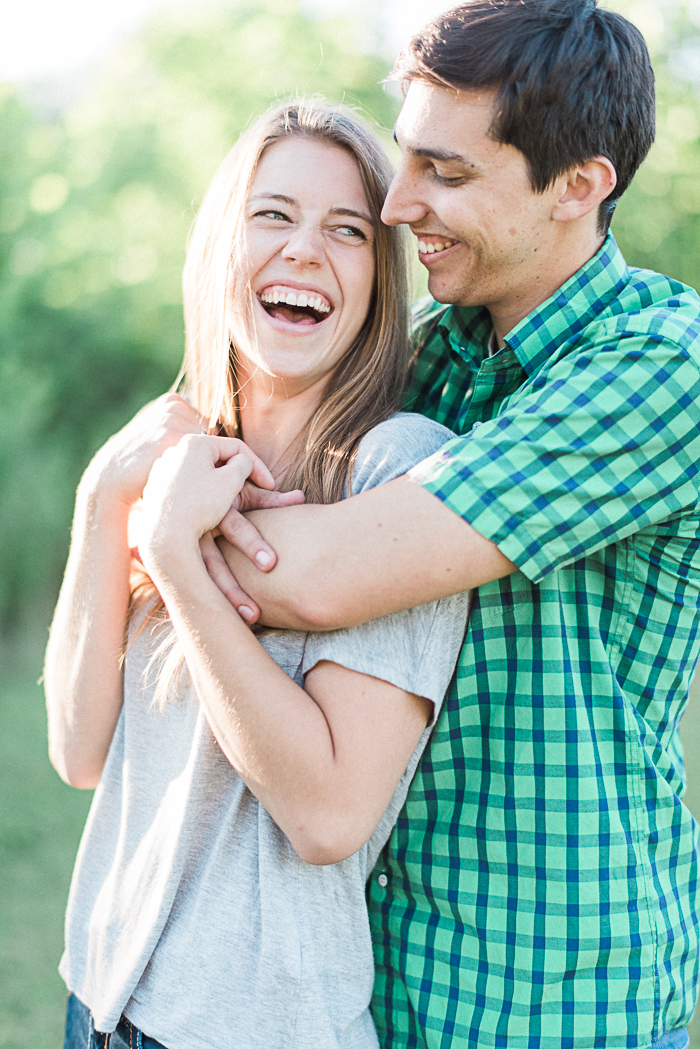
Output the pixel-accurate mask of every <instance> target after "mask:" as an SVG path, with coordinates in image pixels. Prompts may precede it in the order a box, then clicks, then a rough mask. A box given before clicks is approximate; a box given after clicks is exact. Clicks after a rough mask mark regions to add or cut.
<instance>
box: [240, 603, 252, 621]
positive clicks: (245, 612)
mask: <svg viewBox="0 0 700 1049" xmlns="http://www.w3.org/2000/svg"><path fill="white" fill-rule="evenodd" d="M238 614H239V616H240V617H241V618H242V619H245V621H246V623H250V621H251V619H252V618H253V615H254V613H253V609H252V608H248V606H247V605H240V606H239V608H238Z"/></svg>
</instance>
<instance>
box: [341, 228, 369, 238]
mask: <svg viewBox="0 0 700 1049" xmlns="http://www.w3.org/2000/svg"><path fill="white" fill-rule="evenodd" d="M335 231H336V233H342V234H343V236H344V237H352V238H357V239H358V240H367V237H366V236H365V235H364V233H363V232H362V230H361V229H358V228H357V226H336V230H335Z"/></svg>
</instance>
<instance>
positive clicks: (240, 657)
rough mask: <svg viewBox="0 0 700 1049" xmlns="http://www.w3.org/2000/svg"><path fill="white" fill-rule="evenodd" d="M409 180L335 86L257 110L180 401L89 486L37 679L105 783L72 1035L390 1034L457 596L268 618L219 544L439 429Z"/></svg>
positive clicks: (400, 465) (197, 296) (461, 602)
mask: <svg viewBox="0 0 700 1049" xmlns="http://www.w3.org/2000/svg"><path fill="white" fill-rule="evenodd" d="M390 177H391V174H390V169H389V167H388V163H387V160H386V158H385V157H384V155H383V153H382V151H381V149H380V148H379V146H378V145H377V144H376V142H375V141H374V139H373V137H372V136H371V135H370V134H369V132H368V131H367V130H366V129H364V127H363V126H362V125H361V124H360V123H359V122H358V121H357V120H356V118H355V117H353V116H352V115H351V114H349V113H348V112H347V111H345V110H343V109H342V108H338V107H331V106H328V105H326V104H323V103H320V102H318V101H299V100H297V101H295V102H293V103H290V104H284V105H280V106H277V107H276V108H275V109H273V110H272V111H271V112H270V113H268V114H267V115H266V116H265V117H263V118H261V120H259V121H258V122H257V123H256V124H255V125H253V127H252V128H251V129H250V130H249V131H247V132H246V134H245V135H244V136H242V138H241V139H240V140H239V142H238V144H237V145H236V147H234V149H233V150H232V152H231V154H230V155H229V156H228V157H227V158H226V159H225V160H224V162H223V164H222V166H221V168H220V169H219V172H218V173H217V175H216V176H215V178H214V181H213V183H212V186H211V187H210V189H209V192H208V193H207V196H206V198H205V200H204V203H203V205H202V208H201V210H200V213H199V216H198V219H197V222H196V225H195V228H194V231H193V235H192V238H191V243H190V246H189V251H188V259H187V265H186V268H185V279H184V289H185V314H186V327H187V350H186V356H185V365H184V372H185V376H186V384H187V400H185V399H184V398H181V397H179V396H178V395H176V394H170V395H168V396H166V397H164V398H161V399H160V400H159V401H156V402H155V403H154V404H153V405H151V406H150V407H149V408H147V409H145V410H144V411H143V412H142V413H140V414H139V415H138V416H136V418H135V419H134V420H133V421H132V422H131V423H129V425H128V426H127V427H126V428H125V429H124V430H123V431H121V432H120V433H119V434H117V435H116V436H115V437H113V438H112V439H111V440H110V441H109V442H108V443H107V445H106V446H105V447H104V448H103V449H102V450H101V451H100V452H99V453H98V454H97V456H96V457H95V459H94V460H93V462H92V463H91V465H90V466H89V467H88V470H87V471H86V474H85V476H84V478H83V480H82V482H81V484H80V488H79V491H78V499H77V507H76V517H75V525H74V532H73V542H72V548H71V553H70V557H69V562H68V567H67V570H66V578H65V581H64V585H63V588H62V591H61V596H60V598H59V602H58V607H57V610H56V615H55V619H54V624H53V627H52V631H51V638H50V641H49V647H48V652H47V663H46V676H45V680H46V690H47V697H48V708H49V732H50V752H51V757H52V760H53V762H54V764H55V766H56V768H57V769H58V771H59V772H60V774H61V775H62V776H63V777H64V778H65V779H66V780H67V781H68V782H69V783H72V784H74V785H75V786H79V787H88V788H89V787H94V786H97V790H96V793H95V798H94V802H93V806H92V809H91V812H90V817H89V819H88V823H87V826H86V829H85V833H84V835H83V840H82V843H81V846H80V851H79V854H78V859H77V863H76V869H75V873H74V877H73V883H72V887H71V895H70V900H69V905H68V915H67V922H66V930H67V932H66V953H65V955H64V958H63V960H62V963H61V973H62V975H63V977H64V979H65V981H66V984H67V986H68V989H69V991H70V998H69V1007H68V1021H67V1034H66V1046H67V1047H68V1049H77V1047H78V1046H79V1047H80V1049H84V1047H85V1046H89V1047H90V1046H97V1047H102V1046H106V1045H107V1044H108V1045H110V1046H111V1047H113V1049H116V1047H117V1046H121V1045H122V1044H126V1045H128V1046H129V1047H131V1046H133V1045H135V1044H136V1045H144V1046H146V1047H149V1046H151V1047H152V1046H158V1045H164V1046H166V1047H168V1049H209V1047H212V1046H216V1047H222V1046H226V1047H232V1049H237V1047H240V1049H254V1047H257V1046H259V1047H261V1049H263V1047H264V1049H276V1047H280V1049H281V1047H292V1046H293V1047H299V1049H301V1047H308V1049H311V1047H313V1049H322V1047H343V1049H346V1047H347V1049H350V1047H352V1049H360V1047H361V1049H365V1047H367V1049H369V1047H376V1046H377V1038H376V1033H375V1031H374V1027H373V1024H372V1020H371V1017H370V1013H369V1009H368V1006H369V1000H370V996H371V991H372V982H373V966H372V952H371V943H370V937H369V928H368V922H367V915H366V910H365V901H364V889H365V882H366V879H367V877H368V876H369V874H370V873H371V871H372V867H373V864H374V862H375V860H376V858H377V856H378V853H379V851H380V849H381V847H382V845H383V844H384V842H385V841H386V839H387V837H388V835H389V833H390V830H391V827H392V825H393V823H394V821H395V819H396V817H397V814H398V812H399V810H400V808H401V805H402V804H403V800H404V798H405V794H406V791H407V789H408V783H409V781H410V778H411V776H412V774H413V772H414V770H415V767H416V764H417V762H418V759H419V757H420V754H421V752H422V750H423V748H424V746H425V743H426V740H427V736H428V733H429V731H430V727H431V726H432V724H433V722H434V720H435V717H436V714H437V711H438V710H439V707H440V703H441V701H442V697H443V695H444V692H445V690H446V687H447V684H448V682H449V679H450V677H451V674H452V671H453V667H454V663H455V660H456V657H457V654H458V650H459V645H460V642H461V639H462V635H463V632H464V627H465V622H466V615H467V599H466V596H465V595H461V596H457V597H454V598H450V599H447V600H445V601H440V602H436V603H434V604H431V605H425V606H421V607H419V608H415V609H412V610H410V611H408V612H404V613H400V614H397V615H392V616H387V617H385V618H384V619H380V620H376V621H375V622H372V623H368V624H365V625H363V626H360V627H357V628H354V629H351V630H341V631H335V632H332V633H328V634H303V633H299V632H295V631H272V630H270V631H262V632H260V633H258V634H257V635H256V634H253V633H252V632H251V631H250V629H249V628H248V627H247V626H246V625H245V623H244V622H243V621H242V620H241V618H240V617H239V615H238V614H237V613H236V611H235V610H234V609H233V608H232V606H231V605H230V604H229V603H228V602H227V600H226V599H225V598H224V597H223V595H222V594H221V592H220V591H219V589H218V588H217V587H216V586H215V585H214V583H213V582H212V581H211V579H210V577H209V575H208V573H207V569H206V565H205V562H206V560H207V559H208V558H210V557H211V556H212V553H213V551H214V550H215V547H214V545H213V544H214V540H213V538H212V536H213V533H214V532H215V530H216V526H217V524H218V523H219V522H220V521H221V520H222V518H223V517H224V515H225V514H226V512H227V510H228V509H229V508H230V507H231V506H232V505H235V506H238V507H239V508H243V509H247V508H251V507H254V506H259V505H282V504H284V503H285V502H292V501H298V500H299V499H300V498H301V495H300V494H299V492H298V491H296V492H295V489H301V491H303V492H304V493H305V495H306V497H307V498H309V499H314V500H317V501H333V500H337V499H340V498H343V497H344V496H345V495H347V494H354V493H357V492H360V491H362V490H364V489H367V488H369V487H371V486H373V485H376V484H381V483H383V482H384V481H387V480H389V479H391V478H393V477H396V476H398V475H400V474H402V473H404V472H406V470H408V469H409V468H410V467H411V466H412V465H413V464H415V463H416V462H418V461H420V460H421V459H423V458H425V457H426V455H429V454H430V453H431V452H433V451H435V450H436V449H437V448H439V447H440V446H441V445H442V444H443V443H444V441H445V439H446V437H447V436H449V434H448V432H447V431H446V430H445V429H444V428H443V427H440V426H438V425H437V424H435V423H432V422H430V421H428V420H427V419H424V418H422V417H421V416H412V415H402V414H396V408H397V407H398V404H399V400H400V396H401V387H402V381H403V374H404V370H405V366H406V359H407V344H408V340H407V322H406V315H405V304H406V295H405V269H404V259H403V248H402V241H401V235H400V234H399V232H397V231H396V230H395V229H389V228H387V227H384V226H382V224H381V221H380V212H381V206H382V201H383V199H384V195H385V193H386V190H387V187H388V184H389V180H390ZM203 420H204V421H205V424H204V425H203ZM243 441H245V443H243ZM251 482H252V483H251ZM275 485H277V486H278V488H279V489H283V490H286V493H287V494H282V493H278V492H274V491H273V489H274V487H275ZM139 500H141V509H140V514H139V519H138V552H139V557H140V561H141V563H142V568H141V569H139V570H138V571H136V572H134V571H133V565H132V551H131V549H130V547H131V543H130V540H129V538H128V524H129V517H130V515H131V514H132V511H133V508H134V506H135V504H137V502H139ZM259 557H260V559H261V563H264V562H265V560H266V559H267V563H268V565H269V564H272V561H271V557H272V555H271V552H270V551H269V550H265V549H262V550H260V551H259ZM329 571H332V566H329ZM127 632H128V633H129V640H128V643H127V646H126V656H125V659H124V667H123V671H122V660H123V648H124V637H125V635H126V634H127Z"/></svg>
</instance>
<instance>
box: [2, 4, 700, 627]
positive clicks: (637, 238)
mask: <svg viewBox="0 0 700 1049" xmlns="http://www.w3.org/2000/svg"><path fill="white" fill-rule="evenodd" d="M611 3H612V6H614V7H615V8H616V9H618V10H621V11H622V12H623V13H625V14H628V15H629V16H630V17H632V18H633V19H634V20H635V21H637V22H638V24H640V25H641V27H642V28H643V30H644V31H645V35H646V36H647V39H648V41H649V44H650V47H651V50H652V52H653V58H654V62H655V66H656V69H657V75H658V85H659V135H658V141H657V144H656V145H655V146H654V149H653V150H652V153H651V155H650V157H649V159H648V160H647V162H646V163H645V165H644V166H643V168H642V170H641V171H640V173H639V175H638V177H637V179H636V180H635V183H634V185H633V186H632V188H631V190H630V191H629V192H628V194H627V195H626V196H625V198H624V199H623V201H622V203H621V205H620V207H619V209H618V213H617V215H616V217H615V220H614V225H613V229H614V231H615V233H616V235H617V237H618V239H619V241H620V244H621V246H622V248H623V250H624V251H625V254H626V255H627V258H628V261H629V262H630V263H632V264H634V265H641V266H648V267H651V268H653V269H658V270H661V271H663V272H666V273H669V274H671V275H673V276H675V277H679V278H680V279H682V280H685V281H687V282H688V283H690V284H693V285H695V286H698V285H700V178H698V174H697V173H698V168H699V165H700V103H699V101H698V93H697V87H698V84H699V83H700V29H698V27H697V25H696V23H698V24H700V5H699V3H698V0H687V2H685V3H684V2H682V0H653V2H652V0H611ZM693 18H695V22H694V21H693ZM366 28H367V27H364V29H365V30H366ZM361 29H362V27H358V25H356V24H354V23H353V22H352V20H350V19H334V20H328V21H325V22H319V21H316V20H314V19H313V18H311V17H309V16H308V15H305V14H303V13H302V12H301V11H300V10H299V9H298V8H297V7H296V6H295V4H294V3H293V2H291V3H290V2H288V0H250V2H248V0H240V2H236V0H229V2H225V3H219V4H214V5H213V6H207V5H206V4H199V3H197V4H195V5H193V6H192V7H190V8H184V9H178V10H176V11H175V12H174V13H172V12H171V13H169V14H163V15H161V16H159V17H158V18H156V19H155V20H153V21H152V22H151V23H150V24H149V25H148V26H147V27H146V29H145V30H144V31H143V32H142V33H141V34H140V35H139V36H138V37H137V38H136V39H135V40H133V41H131V42H130V43H128V44H127V45H126V46H124V47H122V48H121V49H120V50H119V51H118V52H117V54H116V56H115V57H114V58H113V60H112V61H111V63H110V64H109V65H108V66H107V67H106V68H104V69H103V70H101V72H100V73H99V74H98V75H97V76H96V77H95V78H94V80H93V81H92V83H91V84H90V86H89V89H88V90H87V91H85V92H84V94H83V96H82V98H81V99H80V100H79V101H78V102H77V103H76V104H75V105H73V106H71V107H69V108H68V109H67V110H66V111H65V112H63V113H62V114H61V115H60V116H58V117H56V116H54V117H52V118H47V117H45V116H42V115H41V112H40V111H36V110H35V109H33V108H32V107H31V106H30V105H29V104H28V103H26V102H23V101H22V96H21V95H18V94H17V92H16V91H15V89H14V88H13V87H12V86H10V85H7V86H4V87H3V86H2V85H0V492H1V493H2V499H1V502H0V529H1V530H2V536H3V557H2V559H1V562H0V620H1V621H2V623H3V626H4V627H5V629H6V630H8V629H12V628H13V627H17V626H23V623H24V620H25V619H26V617H27V615H29V616H31V618H33V619H36V618H37V615H38V617H39V618H45V616H46V614H47V609H48V607H49V606H50V604H51V602H52V600H53V597H54V596H55V593H56V589H57V585H58V582H59V579H60V574H61V570H62V566H63V562H64V559H65V554H66V550H67V542H68V531H69V524H70V514H71V505H72V500H73V493H74V491H75V486H76V483H77V481H78V478H79V476H80V473H81V471H82V469H83V468H84V466H85V465H86V463H87V461H88V460H89V458H90V457H91V455H92V454H93V452H94V451H95V450H96V448H97V447H98V446H99V445H100V444H101V443H102V442H103V441H104V440H105V438H106V437H107V436H108V435H109V434H110V433H112V432H113V431H114V430H115V429H117V428H118V427H119V426H120V425H121V424H122V423H123V422H125V421H126V420H127V419H128V418H129V417H130V415H131V414H133V412H134V411H135V410H136V409H137V408H138V407H140V406H141V405H142V404H143V403H145V401H147V400H149V399H150V398H152V397H153V396H156V395H157V394H159V393H161V392H162V391H163V390H165V389H166V388H167V387H168V386H169V385H170V383H171V382H172V381H173V379H174V377H175V375H176V372H177V369H178V365H179V362H180V358H181V353H182V345H183V331H182V328H183V324H182V311H181V294H180V272H181V268H182V263H183V259H184V246H185V240H186V236H187V231H188V229H189V226H190V224H191V222H192V219H193V217H194V214H195V211H196V207H197V203H198V201H199V200H200V199H201V196H202V194H203V192H204V190H205V189H206V186H207V184H208V182H209V180H210V178H211V176H212V174H213V172H214V170H215V168H216V166H217V164H218V162H219V160H220V159H221V157H222V156H223V155H224V153H225V152H226V150H227V149H228V148H229V147H230V146H231V145H232V144H233V142H234V141H235V138H236V136H237V134H238V133H239V131H240V130H241V129H242V128H243V127H244V126H245V125H246V124H247V123H248V122H249V120H250V119H251V117H252V116H255V115H257V114H258V113H260V112H261V111H262V110H264V108H265V107H266V106H267V105H268V104H269V102H270V101H272V100H273V99H274V98H276V97H280V96H283V95H285V94H288V93H290V92H300V93H303V92H322V93H324V94H326V95H327V96H328V97H330V98H332V99H340V98H345V99H346V100H347V101H349V102H351V103H353V104H358V105H360V106H361V107H363V108H364V109H365V111H366V112H368V113H369V114H370V116H371V117H372V118H373V119H375V120H376V121H377V122H378V123H379V124H380V125H382V126H384V127H390V126H391V124H392V123H393V120H394V118H395V115H396V112H397V110H398V102H397V101H396V95H395V93H393V94H392V93H390V92H387V91H385V90H384V89H383V88H382V87H381V86H380V84H379V81H380V80H381V79H382V77H383V76H384V75H386V73H387V71H388V69H389V67H390V64H391V59H390V56H389V55H382V54H377V53H374V52H373V51H372V49H371V48H370V49H369V50H368V48H367V39H368V37H367V34H366V32H365V36H364V37H363V38H362V39H361V37H360V30H361ZM369 39H371V36H370V38H369ZM374 50H375V51H376V47H375V49H374Z"/></svg>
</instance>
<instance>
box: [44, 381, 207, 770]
mask: <svg viewBox="0 0 700 1049" xmlns="http://www.w3.org/2000/svg"><path fill="white" fill-rule="evenodd" d="M200 429H201V427H200V422H199V417H198V415H197V413H196V412H195V411H194V409H193V408H191V407H190V405H189V404H188V403H187V402H186V401H185V400H184V399H183V398H182V397H179V396H178V395H177V394H166V395H165V396H164V397H161V398H159V399H158V400H157V401H155V402H154V403H153V404H151V405H149V406H148V407H147V408H145V409H144V410H143V411H141V412H139V414H138V415H137V416H136V417H135V418H134V419H132V421H131V422H130V423H129V424H128V425H127V426H126V427H124V429H123V430H121V431H120V432H119V433H118V434H115V436H114V437H112V438H111V440H109V441H108V442H107V444H106V445H105V446H104V447H103V448H102V449H101V450H100V451H99V452H98V453H97V455H96V456H95V458H94V459H93V461H92V462H91V464H90V466H89V467H88V469H87V470H86V472H85V474H84V476H83V478H82V480H81V482H80V485H79V488H78V496H77V500H76V507H75V517H74V521H73V532H72V538H71V548H70V554H69V557H68V564H67V567H66V573H65V577H64V580H63V585H62V587H61V593H60V595H59V599H58V604H57V606H56V611H55V613H54V619H53V624H52V626H51V633H50V635H49V643H48V648H47V650H46V664H45V669H44V688H45V690H46V700H47V708H48V719H49V754H50V757H51V761H52V763H53V765H54V767H55V768H56V771H57V772H58V773H59V775H60V776H61V777H62V779H64V780H65V781H66V782H67V783H70V784H71V785H72V786H74V787H83V788H85V789H90V788H93V787H95V786H96V785H97V783H98V781H99V778H100V775H101V774H102V768H103V766H104V762H105V759H106V757H107V751H108V750H109V746H110V743H111V741H112V736H113V735H114V729H115V726H116V724H117V720H118V718H119V712H120V710H121V705H122V671H121V661H122V655H123V652H124V641H125V633H126V619H127V611H128V606H129V573H130V567H131V551H130V549H129V542H128V539H127V524H128V519H129V513H130V510H131V507H132V506H133V504H134V503H135V502H136V501H137V500H138V499H139V498H140V497H141V493H142V491H143V487H144V485H145V483H146V480H147V478H148V474H149V471H150V468H151V466H152V465H153V462H154V461H155V459H156V458H157V457H158V456H159V455H161V454H162V453H163V451H164V450H165V449H166V448H167V447H169V446H171V445H173V444H175V443H177V441H179V440H180V438H181V437H182V436H183V435H184V434H186V433H197V432H199V430H200Z"/></svg>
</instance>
